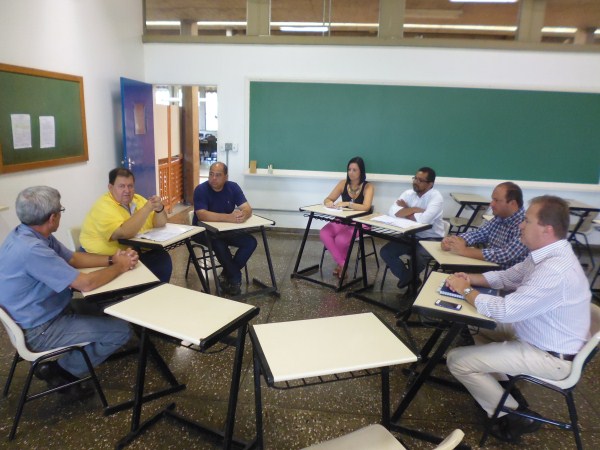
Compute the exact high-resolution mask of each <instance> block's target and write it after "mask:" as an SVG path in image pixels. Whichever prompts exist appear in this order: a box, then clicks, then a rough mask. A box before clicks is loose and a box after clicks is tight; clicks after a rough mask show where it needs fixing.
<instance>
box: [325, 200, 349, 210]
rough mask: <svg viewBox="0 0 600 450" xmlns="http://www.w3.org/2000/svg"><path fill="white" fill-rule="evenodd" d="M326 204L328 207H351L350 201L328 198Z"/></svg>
mask: <svg viewBox="0 0 600 450" xmlns="http://www.w3.org/2000/svg"><path fill="white" fill-rule="evenodd" d="M325 206H326V207H327V208H337V209H342V208H350V202H336V203H334V202H332V201H331V200H328V201H326V202H325Z"/></svg>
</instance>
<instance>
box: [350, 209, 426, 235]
mask: <svg viewBox="0 0 600 450" xmlns="http://www.w3.org/2000/svg"><path fill="white" fill-rule="evenodd" d="M381 215H383V214H381V213H373V214H369V215H368V216H361V217H356V218H354V219H352V220H354V221H355V222H358V223H362V224H365V225H369V226H372V227H376V228H385V229H386V230H390V231H394V232H396V233H399V234H406V233H409V232H410V233H411V234H413V233H416V232H418V231H419V230H421V229H425V228H431V226H430V225H429V224H427V223H417V222H415V224H414V225H413V226H411V227H406V228H400V227H397V226H394V225H390V224H387V223H383V222H378V221H377V220H372V219H373V217H377V216H381Z"/></svg>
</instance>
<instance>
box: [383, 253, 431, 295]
mask: <svg viewBox="0 0 600 450" xmlns="http://www.w3.org/2000/svg"><path fill="white" fill-rule="evenodd" d="M379 254H380V255H381V259H383V260H384V261H385V263H386V264H387V265H388V267H389V268H390V270H391V272H392V273H393V274H394V275H395V276H396V277H397V278H398V280H399V281H398V285H399V286H404V285H407V284H408V283H410V282H411V281H412V273H411V271H410V270H408V269H407V268H406V266H405V265H404V263H403V262H402V260H401V259H400V257H401V256H403V255H409V256H410V254H411V244H410V243H408V242H406V243H404V242H388V243H387V244H385V245H384V246H383V247H381V250H380V252H379ZM428 257H429V253H427V251H426V250H425V249H424V248H423V247H422V246H420V245H418V244H417V261H416V263H415V262H413V264H415V269H416V271H417V274H419V273H421V271H422V270H423V269H424V268H425V265H426V264H427V260H428Z"/></svg>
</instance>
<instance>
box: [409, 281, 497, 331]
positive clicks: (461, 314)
mask: <svg viewBox="0 0 600 450" xmlns="http://www.w3.org/2000/svg"><path fill="white" fill-rule="evenodd" d="M447 277H448V274H446V273H441V272H432V273H431V275H429V278H427V281H426V282H425V285H424V286H423V288H422V289H421V292H419V295H418V296H417V299H416V300H415V302H414V304H413V308H415V309H417V310H419V311H421V312H424V313H425V314H427V312H428V311H429V312H431V313H432V317H439V316H440V315H443V316H447V317H448V318H449V319H448V320H454V321H457V322H458V321H460V322H463V321H464V322H465V323H467V324H470V325H478V326H480V327H485V328H495V327H496V321H495V320H494V319H491V318H489V317H486V316H484V315H483V314H479V313H478V312H477V309H475V307H474V306H472V305H470V304H469V303H467V302H466V301H465V300H459V299H456V298H452V297H447V296H444V295H440V294H438V292H437V290H438V289H439V287H440V285H441V284H442V282H443V281H444V280H445V279H446V278H447ZM437 299H442V300H446V301H449V302H453V303H459V304H461V305H462V309H461V310H460V311H454V310H452V309H447V308H442V307H441V306H436V305H435V301H436V300H437ZM461 319H462V320H461Z"/></svg>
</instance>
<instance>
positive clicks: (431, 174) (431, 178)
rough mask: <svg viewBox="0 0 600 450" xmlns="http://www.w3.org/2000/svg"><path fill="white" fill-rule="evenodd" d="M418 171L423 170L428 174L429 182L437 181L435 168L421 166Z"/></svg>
mask: <svg viewBox="0 0 600 450" xmlns="http://www.w3.org/2000/svg"><path fill="white" fill-rule="evenodd" d="M417 172H423V173H426V174H427V182H428V183H435V170H433V169H432V168H431V167H421V168H420V169H419V170H417Z"/></svg>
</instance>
